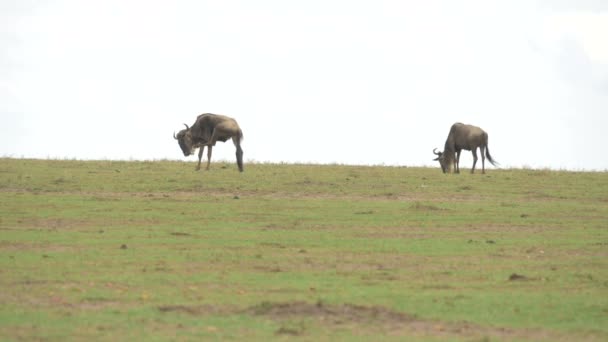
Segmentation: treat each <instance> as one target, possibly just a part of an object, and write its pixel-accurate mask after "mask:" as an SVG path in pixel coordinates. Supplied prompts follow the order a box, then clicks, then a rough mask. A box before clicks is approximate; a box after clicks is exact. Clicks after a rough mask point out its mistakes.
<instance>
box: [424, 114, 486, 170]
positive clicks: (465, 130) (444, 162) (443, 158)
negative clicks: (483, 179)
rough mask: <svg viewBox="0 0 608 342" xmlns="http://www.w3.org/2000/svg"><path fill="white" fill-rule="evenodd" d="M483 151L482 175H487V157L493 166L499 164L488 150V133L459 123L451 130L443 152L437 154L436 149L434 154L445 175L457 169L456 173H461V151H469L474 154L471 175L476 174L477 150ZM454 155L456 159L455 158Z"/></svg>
mask: <svg viewBox="0 0 608 342" xmlns="http://www.w3.org/2000/svg"><path fill="white" fill-rule="evenodd" d="M478 147H479V150H480V151H481V173H485V172H486V170H485V157H488V161H490V163H492V165H494V166H496V165H497V164H498V163H497V162H496V161H495V160H494V159H492V156H491V155H490V149H489V148H488V133H486V132H485V131H484V130H483V129H481V128H479V127H476V126H472V125H465V124H462V123H460V122H457V123H455V124H453V125H452V128H450V134H449V135H448V138H447V140H446V141H445V147H444V149H443V152H441V151H440V152H436V151H435V150H437V149H436V148H435V149H433V153H434V154H435V155H437V158H435V159H433V160H438V161H439V164H440V165H441V170H442V171H443V173H452V171H453V170H454V169H455V171H456V173H460V151H462V150H467V151H471V152H473V167H472V168H471V173H474V172H475V164H476V163H477V148H478ZM454 154H455V155H456V158H454Z"/></svg>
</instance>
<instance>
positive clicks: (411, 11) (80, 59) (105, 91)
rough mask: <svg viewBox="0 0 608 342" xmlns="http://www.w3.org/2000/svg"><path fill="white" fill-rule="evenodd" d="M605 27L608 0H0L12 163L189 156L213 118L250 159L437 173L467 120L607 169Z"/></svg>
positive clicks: (518, 154) (2, 84)
mask: <svg viewBox="0 0 608 342" xmlns="http://www.w3.org/2000/svg"><path fill="white" fill-rule="evenodd" d="M607 37H608V2H607V1H602V0H599V1H576V0H572V1H551V0H547V1H532V0H520V1H506V0H505V1H490V0H479V1H452V0H437V1H428V0H425V1H422V0H421V1H406V0H395V1H384V0H369V1H353V0H345V1H334V0H307V1H284V0H276V1H268V0H256V1H246V0H243V1H231V0H217V1H196V0H193V1H148V0H147V1H143V0H142V1H139V0H131V1H124V0H120V1H119V0H105V1H83V0H48V1H34V0H28V1H26V0H2V1H0V116H1V125H0V156H10V157H28V158H47V157H50V158H78V159H163V158H167V159H180V160H182V159H183V160H190V161H194V160H195V157H190V158H187V159H186V158H184V157H183V155H182V153H181V151H180V149H179V147H178V145H177V143H176V142H175V140H173V138H172V134H173V132H174V131H176V130H180V129H181V128H182V127H183V123H187V124H189V125H190V124H192V123H193V122H194V120H195V118H196V116H197V115H198V114H200V113H205V112H211V113H221V114H225V115H228V116H232V117H234V118H236V119H237V121H238V122H239V124H240V125H241V128H242V129H243V131H244V134H245V141H244V143H243V149H244V151H245V160H246V161H251V160H254V161H261V162H262V161H272V162H282V161H284V162H318V163H334V162H335V163H346V164H386V165H408V166H419V165H433V166H437V167H438V165H436V164H435V163H436V162H433V161H432V159H433V157H434V156H433V154H432V149H433V148H435V147H438V148H439V149H443V144H444V142H445V138H446V137H447V133H448V131H449V128H450V126H451V125H452V123H454V122H464V123H470V124H474V125H477V126H480V127H482V128H483V129H485V130H486V132H488V134H489V147H490V150H491V152H492V155H493V156H494V157H495V159H497V160H498V161H499V162H500V163H501V164H502V165H503V166H506V167H522V166H525V167H550V168H555V169H560V168H567V169H576V170H578V169H586V170H608V156H606V154H605V152H604V151H605V149H606V147H607V139H606V132H607V131H608V43H607V42H608V40H607V39H608V38H607ZM234 152H235V149H234V147H233V145H232V143H230V142H228V143H226V144H222V143H219V144H218V146H217V147H216V148H215V149H214V157H213V159H214V160H216V161H217V160H221V159H226V160H230V161H233V160H234ZM471 160H472V158H471V157H470V153H468V152H467V153H463V157H462V160H461V164H462V166H463V168H468V167H470V165H471Z"/></svg>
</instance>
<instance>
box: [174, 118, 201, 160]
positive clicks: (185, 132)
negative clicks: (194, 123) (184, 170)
mask: <svg viewBox="0 0 608 342" xmlns="http://www.w3.org/2000/svg"><path fill="white" fill-rule="evenodd" d="M184 126H186V129H182V130H181V131H179V132H178V133H177V135H176V134H175V132H173V138H174V139H175V140H177V143H178V144H179V147H180V148H181V149H182V152H184V156H186V157H187V156H189V155H191V154H193V153H194V150H195V149H196V146H195V144H194V142H193V141H192V133H191V132H190V127H188V125H186V124H184Z"/></svg>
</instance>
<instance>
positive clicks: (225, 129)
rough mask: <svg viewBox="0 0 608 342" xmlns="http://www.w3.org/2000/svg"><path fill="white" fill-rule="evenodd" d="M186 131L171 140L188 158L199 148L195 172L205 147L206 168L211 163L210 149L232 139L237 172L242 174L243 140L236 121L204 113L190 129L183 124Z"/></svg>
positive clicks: (180, 132) (183, 130)
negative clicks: (175, 142) (174, 140)
mask: <svg viewBox="0 0 608 342" xmlns="http://www.w3.org/2000/svg"><path fill="white" fill-rule="evenodd" d="M184 125H185V126H186V129H182V130H181V131H179V132H178V133H177V136H176V135H175V133H173V138H175V139H176V140H177V142H178V143H179V147H181V149H182V152H184V156H186V157H187V156H189V155H191V154H193V153H194V150H195V149H196V148H200V150H199V152H198V165H197V166H196V170H197V171H198V170H200V169H201V158H202V157H203V150H204V149H205V146H207V168H206V170H209V164H210V163H211V149H212V148H213V146H215V143H216V142H217V141H221V142H226V140H228V139H230V138H232V142H233V143H234V146H236V164H237V165H238V167H239V171H241V172H243V149H242V148H241V140H242V139H243V131H241V128H240V127H239V124H238V123H236V120H234V119H233V118H229V117H227V116H224V115H218V114H211V113H205V114H201V115H199V116H198V117H197V118H196V122H195V123H194V125H192V127H188V125H186V124H184Z"/></svg>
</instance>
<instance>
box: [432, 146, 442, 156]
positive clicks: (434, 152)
mask: <svg viewBox="0 0 608 342" xmlns="http://www.w3.org/2000/svg"><path fill="white" fill-rule="evenodd" d="M436 149H437V148H436V147H435V148H434V149H433V153H434V154H436V155H438V156H439V155H441V152H439V153H437V152H435V150H436Z"/></svg>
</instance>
